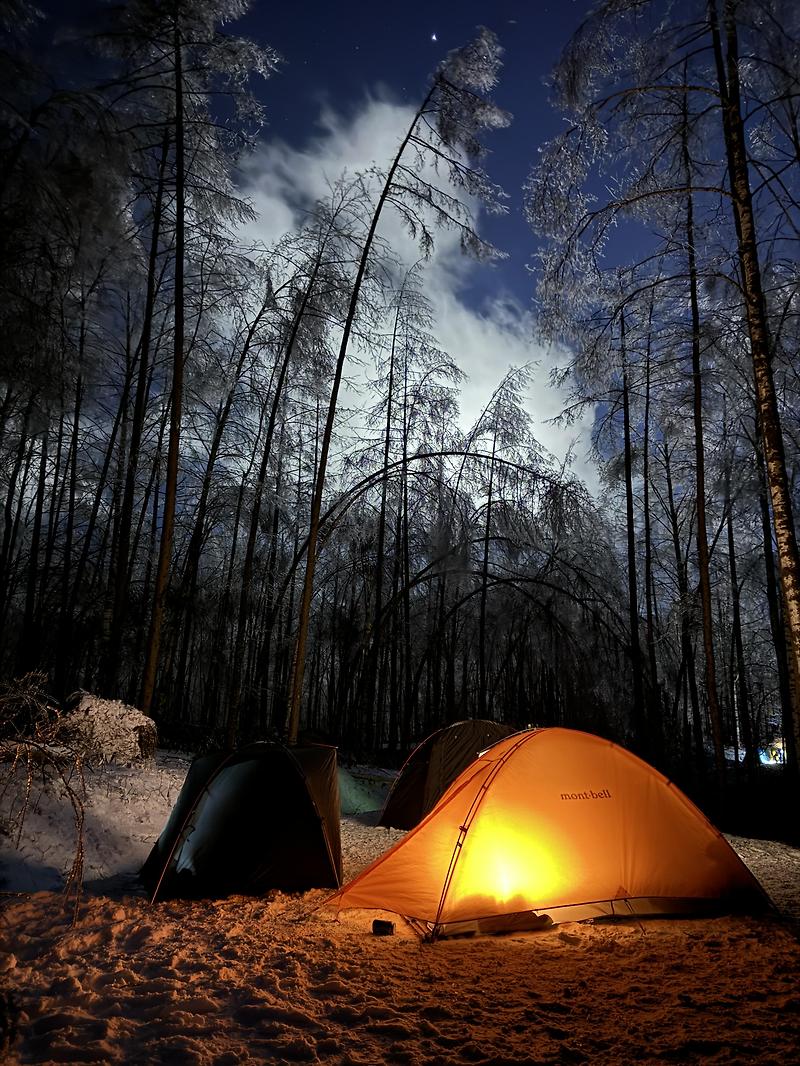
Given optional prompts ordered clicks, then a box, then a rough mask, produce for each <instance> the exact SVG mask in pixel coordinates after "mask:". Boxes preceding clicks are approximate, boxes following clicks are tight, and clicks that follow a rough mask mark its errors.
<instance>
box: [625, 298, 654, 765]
mask: <svg viewBox="0 0 800 1066" xmlns="http://www.w3.org/2000/svg"><path fill="white" fill-rule="evenodd" d="M620 345H621V355H622V426H623V435H624V448H625V455H624V459H625V530H626V540H627V551H628V622H629V634H630V655H631V672H632V674H633V716H632V717H633V735H634V736H635V737H636V745H637V747H638V748H639V750H640V751H641V752H643V753H647V752H648V744H649V740H648V733H647V721H646V719H645V708H644V686H643V684H642V646H641V642H640V639H639V583H638V579H637V573H636V518H635V514H634V507H633V442H632V434H631V407H630V383H629V380H628V353H627V344H626V339H625V315H624V313H623V314H622V315H621V316H620Z"/></svg>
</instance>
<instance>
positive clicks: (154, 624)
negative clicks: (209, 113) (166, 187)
mask: <svg viewBox="0 0 800 1066" xmlns="http://www.w3.org/2000/svg"><path fill="white" fill-rule="evenodd" d="M182 47H183V45H182V42H181V31H180V23H179V20H178V17H177V14H176V17H175V36H174V52H175V311H174V314H175V317H174V348H173V360H172V393H171V410H170V423H169V444H168V447H167V477H166V484H165V486H164V509H163V512H162V515H161V543H160V546H159V552H158V569H157V571H156V582H155V589H154V592H153V607H152V613H151V615H150V629H149V632H148V635H147V645H146V657H145V664H144V670H143V671H142V688H141V696H140V698H139V706H140V708H141V710H142V711H143V712H144V713H145V714H149V713H150V711H151V708H152V704H153V693H154V691H155V685H156V674H157V672H158V662H159V650H160V647H161V630H162V626H163V622H164V610H165V606H166V599H167V587H168V585H169V578H170V570H171V566H172V541H173V537H174V532H175V505H176V499H177V493H178V459H179V454H180V435H181V409H182V400H183V360H184V350H183V348H184V291H183V290H184V281H183V275H184V262H183V259H184V246H185V221H186V220H185V212H186V205H185V180H186V174H185V163H184V128H183V123H184V114H183V56H182Z"/></svg>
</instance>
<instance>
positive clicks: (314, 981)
mask: <svg viewBox="0 0 800 1066" xmlns="http://www.w3.org/2000/svg"><path fill="white" fill-rule="evenodd" d="M187 765H188V760H186V759H184V758H183V757H180V756H177V755H174V754H172V755H170V754H168V753H164V752H159V754H158V757H157V759H156V762H155V764H154V765H153V766H150V767H144V768H143V767H134V766H131V767H124V766H123V767H113V766H112V767H105V768H103V769H97V770H95V771H93V772H90V774H89V776H88V782H87V784H88V791H89V795H88V805H87V825H86V865H85V877H86V881H87V888H86V890H85V891H84V894H83V896H82V898H81V901H80V903H79V904H78V907H77V918H76V920H75V921H74V922H73V918H74V913H73V908H72V907H71V906H70V905H69V904H67V903H66V902H65V900H64V898H63V896H62V895H61V894H60V893H59V892H57V891H53V888H55V887H57V885H58V884H59V882H60V878H61V874H62V872H63V871H64V870H65V869H67V868H68V867H69V865H70V863H71V860H72V845H73V842H74V831H73V829H72V825H71V817H70V815H69V812H68V811H67V810H66V809H65V805H64V804H63V803H60V802H59V801H58V798H57V797H55V796H53V795H50V794H48V793H47V792H44V793H42V794H41V795H40V796H35V797H34V799H35V800H36V803H35V808H36V809H35V810H32V811H31V812H30V813H29V816H28V819H27V822H26V830H25V834H24V836H23V839H22V841H21V846H20V849H19V850H17V849H14V848H13V847H12V845H11V842H10V841H8V840H6V841H4V842H3V847H2V849H0V878H5V881H4V882H3V881H0V890H2V891H3V892H4V895H3V896H2V897H0V1060H2V1059H3V1053H4V1052H5V1056H6V1061H8V1062H10V1063H12V1064H13V1063H37V1064H45V1063H51V1062H62V1063H63V1062H66V1063H74V1064H77V1063H88V1062H94V1063H97V1062H100V1063H134V1064H135V1063H142V1064H149V1063H154V1064H156V1063H196V1064H208V1066H211V1064H214V1066H218V1064H234V1063H248V1064H256V1063H298V1062H300V1063H303V1062H308V1063H317V1062H319V1063H330V1064H334V1063H336V1064H340V1066H357V1064H363V1066H377V1064H381V1063H401V1064H403V1063H406V1064H412V1066H417V1064H420V1066H422V1064H430V1066H434V1064H436V1066H445V1064H452V1066H455V1064H458V1066H465V1064H469V1063H487V1064H488V1063H492V1064H502V1063H528V1064H534V1063H550V1062H552V1063H591V1064H595V1063H597V1064H627V1063H667V1062H669V1063H680V1064H682V1063H737V1064H742V1066H743V1064H745V1063H795V1062H800V984H799V983H798V977H800V972H799V970H800V967H799V966H798V963H800V943H798V928H800V926H799V925H798V923H799V922H800V851H798V850H797V849H793V848H790V847H787V846H785V845H782V844H778V843H774V842H768V841H756V840H744V839H740V838H731V842H732V843H733V845H734V847H735V848H736V850H737V851H738V852H739V854H740V855H741V856H742V858H743V859H744V860H745V862H747V863H748V865H749V866H750V868H751V869H752V870H753V872H754V873H755V874H756V876H757V877H758V878H759V879H760V880H761V882H762V884H763V885H764V886H765V888H766V889H767V890H768V891H769V893H770V895H771V896H772V898H773V900H774V901H775V903H776V905H777V907H778V908H779V909H780V910H781V912H782V913H783V915H784V917H777V916H769V917H763V916H762V917H758V918H756V917H747V916H744V917H742V916H738V917H723V918H715V919H711V920H709V919H704V920H694V919H693V920H681V921H666V920H661V921H651V922H641V923H640V922H636V921H631V922H620V923H616V924H601V923H598V924H594V925H592V924H580V925H578V924H574V923H573V924H562V925H558V926H555V927H553V928H551V929H549V930H545V931H542V932H538V933H518V934H513V935H509V936H504V937H485V938H475V939H467V940H451V941H442V942H439V943H437V944H435V945H425V944H421V943H420V941H419V940H418V938H417V937H416V935H415V934H414V933H413V932H412V931H411V930H410V929H409V928H408V927H407V926H406V925H405V924H404V923H403V921H402V919H399V918H398V917H397V916H396V915H391V914H383V915H377V916H379V917H385V918H389V919H391V920H393V921H395V923H396V933H395V935H394V936H391V937H375V936H373V935H372V933H371V925H372V919H373V918H374V917H376V915H375V914H374V913H372V912H370V913H366V912H363V911H343V912H341V914H339V915H338V916H337V914H336V912H335V911H334V910H331V909H329V908H326V907H324V906H322V904H323V902H324V900H325V898H326V896H327V895H328V893H327V892H325V891H320V890H316V891H311V892H307V893H305V894H303V895H299V896H289V895H285V894H282V893H273V894H271V895H269V896H268V897H265V898H257V899H254V898H243V897H233V898H230V899H227V900H221V901H192V902H186V901H169V902H164V903H159V904H157V905H155V906H151V905H150V904H149V903H148V902H147V899H146V898H145V897H144V895H143V894H142V892H141V890H140V889H139V887H138V883H137V881H136V878H135V871H136V870H137V869H138V868H139V866H140V865H141V863H142V862H143V860H144V859H145V857H146V855H147V853H148V852H149V849H150V847H151V846H152V843H153V841H154V840H155V839H156V837H157V836H158V833H159V832H160V830H161V828H162V826H163V824H164V822H165V821H166V818H167V815H168V813H169V811H170V809H171V807H172V805H173V803H174V801H175V798H176V797H177V794H178V791H179V790H180V786H181V783H182V781H183V777H184V775H185V772H186V768H187ZM10 799H11V797H10V795H9V794H7V795H6V797H5V800H4V803H5V804H8V803H9V802H10ZM366 821H369V819H368V818H361V819H360V820H357V819H356V818H345V819H344V820H343V822H342V844H343V854H344V866H345V877H346V878H349V877H352V876H353V875H354V874H355V873H357V872H358V871H359V870H360V869H362V868H363V867H364V866H365V865H366V864H367V863H368V862H369V861H371V860H372V859H373V858H374V857H375V856H377V855H378V854H380V853H381V852H382V851H384V850H385V849H386V848H387V847H388V846H389V844H390V843H392V842H393V841H394V840H395V839H397V837H398V836H399V835H401V834H399V833H396V832H394V831H390V830H386V829H379V828H375V827H372V826H369V825H366V824H364V822H366ZM9 993H10V995H11V996H12V998H13V1001H14V1004H15V1007H14V1006H12V1008H11V1009H10V1010H8V1011H6V1007H7V1006H8V995H9ZM4 1012H5V1013H4ZM5 1014H8V1015H10V1016H11V1017H12V1018H13V1016H15V1015H16V1017H17V1028H18V1033H17V1035H16V1037H14V1038H13V1040H11V1041H10V1042H9V1041H8V1039H7V1034H6V1045H7V1046H6V1047H5V1048H4V1046H3V1043H4V1026H6V1027H7V1024H8V1023H7V1022H4V1017H5Z"/></svg>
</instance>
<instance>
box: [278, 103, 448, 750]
mask: <svg viewBox="0 0 800 1066" xmlns="http://www.w3.org/2000/svg"><path fill="white" fill-rule="evenodd" d="M434 88H435V84H434V85H433V86H431V89H430V91H429V92H428V95H427V96H426V97H425V100H424V101H423V103H422V105H421V107H420V108H419V110H418V111H417V113H416V114H415V115H414V117H413V119H412V120H411V124H410V125H409V127H408V130H407V131H406V135H405V137H404V138H403V141H402V143H401V144H400V147H399V148H398V150H397V154H396V155H395V157H394V160H393V161H392V165H391V166H390V168H389V172H388V174H387V176H386V182H385V184H384V186H383V189H382V190H381V194H380V196H379V198H378V203H377V204H376V207H375V211H374V213H373V216H372V220H371V222H370V226H369V230H368V231H367V236H366V239H365V241H364V247H363V248H362V250H361V258H360V260H359V264H358V270H357V271H356V276H355V280H354V282H353V290H352V292H351V294H350V303H349V306H348V308H347V315H346V316H345V320H344V326H343V329H342V339H341V342H340V345H339V354H338V357H337V360H336V369H335V371H334V375H333V384H332V386H331V394H330V399H329V402H328V415H327V418H326V420H325V429H324V431H323V435H322V446H321V448H320V457H319V464H318V466H317V476H316V478H315V480H314V492H313V495H312V498H311V517H310V521H309V529H308V547H307V549H306V567H305V574H304V577H303V591H302V594H301V597H300V614H299V618H298V623H297V639H296V643H295V650H294V662H293V667H292V683H291V688H290V696H289V710H288V716H287V737H288V741H289V744H295V743H296V742H297V732H298V729H299V726H300V704H301V700H302V695H303V672H304V670H305V654H306V643H307V641H308V623H309V618H310V616H311V598H312V596H313V594H314V573H315V570H316V565H317V541H318V539H319V524H320V514H321V511H322V495H323V492H324V490H325V478H326V475H327V472H328V452H329V451H330V445H331V438H332V436H333V423H334V420H335V418H336V409H337V406H338V401H339V387H340V385H341V381H342V372H343V370H344V362H345V359H346V357H347V350H348V347H349V344H350V334H351V332H352V329H353V323H354V322H355V317H356V309H357V307H358V301H359V297H360V296H361V286H362V284H363V282H364V275H365V273H366V269H367V263H368V261H369V257H370V253H371V252H372V244H373V241H374V239H375V234H376V232H377V230H378V223H379V222H380V218H381V214H382V212H383V207H384V204H385V203H386V201H387V199H388V197H389V192H390V190H391V187H392V182H393V181H394V176H395V173H396V172H397V168H398V167H399V165H400V160H401V158H402V156H403V153H404V152H405V150H406V146H407V145H408V142H409V141H410V140H411V136H412V134H413V132H414V130H415V129H416V126H417V122H418V121H419V119H420V117H421V115H422V114H423V112H424V111H425V108H426V107H427V106H428V102H429V100H430V99H431V97H432V95H433V92H434Z"/></svg>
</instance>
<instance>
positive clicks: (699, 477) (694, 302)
mask: <svg viewBox="0 0 800 1066" xmlns="http://www.w3.org/2000/svg"><path fill="white" fill-rule="evenodd" d="M687 106H688V105H687V101H686V95H685V94H684V98H683V109H684V110H683V124H682V127H681V136H682V149H683V161H684V169H685V175H686V187H687V189H688V188H690V186H691V180H692V167H691V161H690V158H689V141H688V114H687ZM694 242H695V234H694V201H693V198H692V194H691V193H688V194H687V197H686V254H687V260H688V272H689V305H690V309H691V323H692V336H691V345H692V394H693V405H692V414H693V420H694V450H695V452H694V453H695V484H696V500H697V570H698V576H699V579H700V606H701V610H702V618H703V650H704V653H705V681H706V699H707V701H708V715H709V719H710V722H711V738H712V741H713V743H714V763H715V767H716V772H717V778H718V784H719V786H720V787H721V786H722V784H723V782H724V774H725V748H724V739H723V730H722V712H721V710H720V705H719V694H718V687H717V672H716V664H715V657H714V622H713V606H712V597H711V570H710V561H709V551H708V533H707V529H706V478H705V446H704V443H703V376H702V367H701V364H700V302H699V299H698V292H697V260H696V252H695V243H694Z"/></svg>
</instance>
